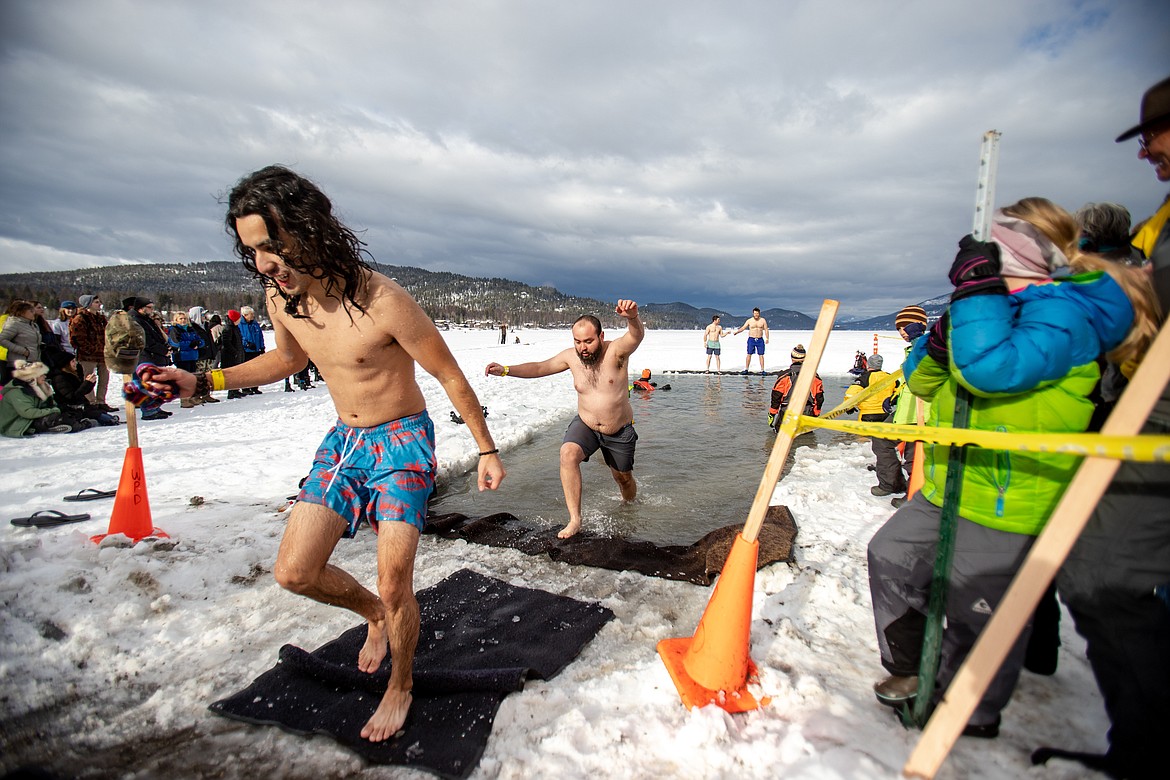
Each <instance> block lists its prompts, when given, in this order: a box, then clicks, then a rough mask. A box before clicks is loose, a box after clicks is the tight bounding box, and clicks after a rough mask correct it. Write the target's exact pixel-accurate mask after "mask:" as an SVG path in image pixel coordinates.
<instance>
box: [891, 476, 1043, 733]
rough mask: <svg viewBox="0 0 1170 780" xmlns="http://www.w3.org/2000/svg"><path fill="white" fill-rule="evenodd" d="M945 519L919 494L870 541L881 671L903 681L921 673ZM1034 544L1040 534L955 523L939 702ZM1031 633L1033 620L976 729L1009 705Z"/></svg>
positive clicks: (982, 707) (982, 706)
mask: <svg viewBox="0 0 1170 780" xmlns="http://www.w3.org/2000/svg"><path fill="white" fill-rule="evenodd" d="M941 519H942V509H940V508H939V507H937V506H935V505H934V504H932V503H930V502H929V501H927V500H926V499H925V498H923V497H922V495H921V494H916V495H915V496H914V498H912V499H911V500H910V501H908V502H907V503H906V504H904V505H903V506H902V507H901V508H900V509H899V510H898V511H897V512H895V513H894V514H893V516H891V517H890V519H889V520H888V521H887V522H886V524H885V525H884V526H882V527H881V529H880V530H878V532H877V533H876V534H874V536H873V538H872V539H871V540H870V542H869V589H870V593H871V594H872V596H873V614H874V622H875V623H876V626H877V638H878V648H879V650H880V651H881V661H882V666H884V667H885V668H886V670H887V671H888V672H889V673H890V674H893V675H898V676H899V677H911V676H916V675H917V674H918V663H919V660H920V659H921V656H922V639H923V634H924V632H925V629H926V613H927V610H928V608H929V604H930V581H931V578H932V575H933V571H934V559H935V554H936V551H937V549H938V529H939V524H940V522H941ZM1034 541H1035V537H1034V536H1027V535H1025V534H1013V533H1007V532H1005V531H997V530H994V529H991V528H987V527H985V526H982V525H979V524H978V523H972V522H971V521H969V520H965V519H963V518H962V517H959V518H958V519H957V524H956V529H955V556H954V562H953V564H952V566H951V579H950V585H949V587H948V588H947V602H946V621H947V622H946V626H947V630H946V631H945V632H944V633H943V642H942V661H941V663H940V664H939V673H938V686H937V688H936V689H935V699H936V701H937V700H938V699H939V698H941V696H942V693H943V692H944V691H946V688H947V686H948V685H949V684H950V682H951V680H952V679H953V678H954V676H955V673H956V672H957V671H958V670H959V666H961V665H962V663H963V660H964V659H965V658H966V657H967V653H969V652H970V651H971V647H972V646H973V645H974V644H975V640H976V638H978V636H979V633H980V632H981V631H982V630H983V627H984V626H985V625H987V622H988V621H989V620H990V619H991V613H992V611H993V610H994V609H995V608H996V607H997V606H999V602H1000V601H1001V600H1002V598H1003V595H1004V593H1006V592H1007V589H1008V586H1009V585H1011V582H1012V578H1013V577H1014V576H1015V574H1016V571H1017V570H1018V569H1019V567H1020V565H1021V564H1022V563H1023V561H1024V557H1025V556H1026V555H1027V554H1028V550H1029V549H1031V547H1032V543H1033V542H1034ZM1030 631H1031V622H1029V624H1028V627H1027V628H1026V629H1025V630H1024V632H1023V633H1022V634H1021V635H1020V639H1019V640H1018V641H1017V642H1016V644H1015V646H1014V647H1013V648H1012V650H1011V652H1010V653H1009V654H1008V656H1007V658H1006V659H1005V660H1004V663H1003V665H1002V666H1001V667H1000V669H999V672H998V673H997V674H996V675H995V679H993V680H992V682H991V685H990V686H989V687H988V689H987V693H986V694H984V696H983V700H982V701H981V702H980V703H979V706H978V707H977V708H976V709H975V712H974V713H972V715H971V719H970V722H971V723H976V724H987V723H993V722H995V720H996V718H997V717H998V716H999V712H1000V710H1002V709H1003V708H1004V707H1005V706H1007V703H1008V700H1009V699H1010V698H1011V695H1012V691H1013V690H1014V689H1015V687H1016V680H1017V679H1018V678H1019V676H1020V668H1021V667H1022V666H1023V663H1024V651H1025V649H1026V648H1027V644H1028V634H1029V633H1030Z"/></svg>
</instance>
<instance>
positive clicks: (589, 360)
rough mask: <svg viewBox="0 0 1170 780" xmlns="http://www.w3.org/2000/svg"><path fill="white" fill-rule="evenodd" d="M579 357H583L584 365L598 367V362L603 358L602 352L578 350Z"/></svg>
mask: <svg viewBox="0 0 1170 780" xmlns="http://www.w3.org/2000/svg"><path fill="white" fill-rule="evenodd" d="M577 357H579V358H581V363H582V365H584V366H586V367H588V368H596V367H597V364H598V362H599V361H600V360H601V352H578V353H577Z"/></svg>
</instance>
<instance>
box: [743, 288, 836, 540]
mask: <svg viewBox="0 0 1170 780" xmlns="http://www.w3.org/2000/svg"><path fill="white" fill-rule="evenodd" d="M839 305H840V304H838V302H837V301H834V300H829V299H826V300H825V302H824V303H822V304H821V313H820V315H819V316H818V317H817V324H816V327H815V328H814V329H813V336H812V341H810V342H809V345H808V352H807V353H806V354H805V357H804V366H803V367H802V368H801V369H800V376H799V377H797V378H796V385H795V386H794V387H793V388H792V395H791V396H790V397H789V399H788V408H787V409H786V410H785V411H784V417H783V419H782V420H781V422H780V432H779V433H778V434H777V435H776V443H775V444H774V445H772V454H771V455H769V456H768V463H767V465H766V466H765V467H764V475H763V477H761V478H760V487H759V488H758V489H757V490H756V497H755V499H754V500H753V501H752V507H751V509H750V510H749V511H748V517H747V522H746V523H744V526H743V532H742V535H743V538H744V539H745V540H746V541H748V542H755V541H756V539H757V538H759V535H760V528H762V527H763V525H764V516H765V515H767V513H768V504H769V503H770V502H771V500H772V492H773V491H774V490H775V489H776V483H778V482H779V481H780V475H781V474H782V473H783V471H784V462H785V461H786V460H788V452H789V451H790V450H791V449H792V440H793V439H794V438H796V434H797V425H798V423H799V421H800V415H801V414H802V413H803V412H804V406H805V403H806V402H807V401H808V394H809V391H810V390H811V389H812V383H813V379H814V378H815V377H816V375H817V367H818V366H819V365H820V362H821V356H822V355H824V353H825V345H826V344H828V343H829V335H830V334H831V333H832V332H833V323H834V322H835V321H836V319H837V307H838V306H839ZM809 369H811V371H810V370H809Z"/></svg>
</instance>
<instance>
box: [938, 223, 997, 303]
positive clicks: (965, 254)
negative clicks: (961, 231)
mask: <svg viewBox="0 0 1170 780" xmlns="http://www.w3.org/2000/svg"><path fill="white" fill-rule="evenodd" d="M999 272H1000V262H999V245H997V244H996V243H995V242H994V241H976V240H975V239H974V237H972V236H969V235H967V236H963V238H962V239H961V240H960V241H959V251H958V253H957V254H956V255H955V262H954V263H953V264H952V265H951V270H950V272H949V273H948V274H947V277H948V278H950V280H951V284H953V285H955V291H954V292H952V293H951V302H952V303H953V302H955V301H957V300H959V299H960V298H967V297H969V296H972V295H1006V294H1007V285H1005V284H1004V283H1003V279H1001V278H1000V276H999Z"/></svg>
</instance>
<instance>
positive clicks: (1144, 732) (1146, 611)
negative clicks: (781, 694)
mask: <svg viewBox="0 0 1170 780" xmlns="http://www.w3.org/2000/svg"><path fill="white" fill-rule="evenodd" d="M1140 119H1141V121H1140V122H1139V124H1138V125H1137V126H1135V127H1132V128H1130V129H1129V130H1127V131H1126V132H1124V133H1122V134H1121V135H1120V136H1119V137H1118V138H1117V141H1118V142H1119V143H1120V142H1123V141H1129V140H1130V139H1132V138H1134V137H1135V136H1137V137H1138V149H1137V157H1138V159H1139V160H1144V161H1146V162H1147V163H1149V164H1150V165H1151V166H1153V173H1154V175H1155V177H1156V178H1157V179H1158V181H1160V182H1162V183H1163V184H1166V183H1167V182H1170V78H1167V79H1164V80H1162V81H1161V82H1159V83H1158V84H1155V85H1154V86H1152V87H1150V88H1149V89H1148V90H1147V91H1146V93H1145V95H1144V96H1143V97H1142V101H1141V113H1140ZM1132 245H1133V247H1134V248H1135V249H1139V250H1140V251H1141V256H1142V257H1144V258H1147V260H1148V264H1146V265H1145V266H1144V268H1143V269H1142V271H1141V273H1142V274H1150V276H1149V278H1150V279H1151V281H1152V283H1153V287H1154V290H1155V292H1156V295H1157V297H1158V300H1159V302H1160V303H1161V310H1162V315H1163V317H1164V316H1165V315H1166V313H1167V312H1170V197H1168V198H1167V199H1166V200H1165V201H1164V202H1163V203H1162V205H1161V207H1159V208H1158V210H1157V211H1156V212H1155V213H1154V215H1153V216H1152V217H1150V218H1149V219H1147V220H1146V221H1145V222H1143V223H1142V227H1141V228H1139V230H1138V231H1137V234H1136V235H1135V236H1134V239H1133V242H1132ZM1161 327H1162V328H1165V327H1167V326H1166V325H1165V324H1162V326H1161ZM1111 362H1113V363H1115V364H1116V365H1119V366H1122V365H1125V364H1124V362H1123V361H1117V360H1111ZM1141 432H1142V433H1143V434H1159V435H1162V436H1166V435H1168V434H1170V385H1168V386H1166V387H1165V388H1163V390H1162V395H1161V397H1160V398H1159V399H1158V400H1157V402H1156V403H1155V404H1154V408H1153V410H1152V411H1151V412H1150V415H1149V418H1148V419H1147V420H1146V424H1145V425H1144V426H1143V427H1142V430H1141ZM1056 582H1057V586H1058V589H1059V590H1060V595H1061V598H1062V599H1063V600H1064V603H1065V605H1066V606H1067V607H1068V610H1069V613H1070V614H1071V615H1072V617H1073V621H1074V622H1075V624H1076V629H1077V632H1078V633H1079V634H1080V635H1081V636H1083V637H1084V638H1085V654H1086V655H1087V656H1088V658H1089V663H1090V664H1091V665H1092V667H1093V676H1094V677H1095V678H1096V680H1097V687H1098V688H1099V689H1100V691H1101V696H1102V697H1103V698H1104V700H1105V712H1106V713H1107V714H1108V716H1109V731H1108V739H1109V749H1108V752H1107V753H1106V754H1105V755H1104V756H1103V757H1102V759H1103V761H1102V765H1100V766H1099V768H1102V769H1104V770H1105V771H1107V772H1108V773H1109V775H1110V776H1111V777H1128V778H1155V777H1156V778H1161V777H1165V776H1166V772H1167V767H1170V740H1168V739H1167V732H1166V726H1167V724H1170V662H1168V661H1167V659H1170V607H1168V605H1167V602H1166V601H1165V600H1164V599H1165V594H1166V590H1167V584H1168V583H1170V465H1168V464H1166V463H1135V462H1131V461H1123V462H1122V463H1121V464H1120V466H1119V467H1118V469H1117V474H1116V475H1115V476H1114V477H1113V482H1112V483H1111V484H1110V486H1109V489H1108V490H1106V492H1105V495H1104V496H1102V497H1101V500H1100V501H1099V502H1098V503H1097V508H1096V509H1095V510H1094V512H1093V514H1092V515H1091V516H1090V517H1089V521H1088V523H1087V524H1086V525H1085V528H1084V530H1083V531H1082V532H1081V536H1080V539H1078V540H1077V543H1076V544H1075V545H1074V546H1073V549H1072V551H1071V552H1070V553H1069V556H1068V559H1067V560H1066V561H1065V563H1064V567H1063V568H1062V569H1061V571H1060V574H1059V575H1058V576H1057V579H1056ZM1092 739H1093V741H1094V742H1097V741H1098V740H1099V737H1097V736H1095V735H1094V736H1093V738H1092Z"/></svg>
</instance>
